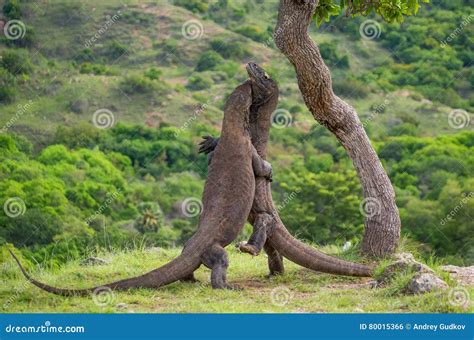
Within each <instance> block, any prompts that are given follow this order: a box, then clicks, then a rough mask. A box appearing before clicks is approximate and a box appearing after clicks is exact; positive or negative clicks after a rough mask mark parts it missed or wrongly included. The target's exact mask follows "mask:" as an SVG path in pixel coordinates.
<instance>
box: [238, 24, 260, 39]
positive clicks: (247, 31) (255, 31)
mask: <svg viewBox="0 0 474 340" xmlns="http://www.w3.org/2000/svg"><path fill="white" fill-rule="evenodd" d="M236 32H237V33H240V34H242V35H244V36H246V37H247V38H250V39H252V40H255V41H257V42H264V41H265V40H266V39H267V38H268V35H267V33H266V32H265V31H263V30H262V29H261V28H260V27H258V26H243V27H240V28H238V29H237V30H236Z"/></svg>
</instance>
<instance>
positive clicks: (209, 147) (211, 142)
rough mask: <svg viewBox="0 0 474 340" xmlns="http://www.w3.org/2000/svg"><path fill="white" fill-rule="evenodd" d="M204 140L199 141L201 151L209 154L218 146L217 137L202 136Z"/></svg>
mask: <svg viewBox="0 0 474 340" xmlns="http://www.w3.org/2000/svg"><path fill="white" fill-rule="evenodd" d="M202 139H203V141H201V143H199V153H205V154H208V153H210V152H212V151H213V150H214V149H215V148H216V146H217V138H214V137H212V136H209V135H208V136H202Z"/></svg>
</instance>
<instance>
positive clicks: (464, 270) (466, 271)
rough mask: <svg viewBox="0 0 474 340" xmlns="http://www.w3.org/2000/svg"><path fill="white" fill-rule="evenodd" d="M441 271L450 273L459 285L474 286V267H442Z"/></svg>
mask: <svg viewBox="0 0 474 340" xmlns="http://www.w3.org/2000/svg"><path fill="white" fill-rule="evenodd" d="M441 269H442V270H443V271H445V272H448V273H449V276H451V278H452V279H454V280H456V281H457V282H458V283H459V284H462V285H468V286H474V266H470V267H458V266H452V265H447V266H442V267H441Z"/></svg>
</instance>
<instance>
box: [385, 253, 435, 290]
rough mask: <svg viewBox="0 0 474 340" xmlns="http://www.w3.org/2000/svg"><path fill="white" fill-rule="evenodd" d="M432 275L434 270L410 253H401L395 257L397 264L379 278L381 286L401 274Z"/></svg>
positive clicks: (387, 269)
mask: <svg viewBox="0 0 474 340" xmlns="http://www.w3.org/2000/svg"><path fill="white" fill-rule="evenodd" d="M409 271H411V272H414V273H430V274H434V272H433V270H432V269H431V268H430V267H428V266H427V265H425V264H423V263H421V262H418V261H416V260H415V258H414V257H413V255H412V254H410V253H399V254H396V255H395V262H393V263H391V264H389V265H388V266H387V267H385V269H384V271H383V273H382V274H381V275H380V276H379V277H378V278H377V282H378V283H379V284H384V283H386V282H388V281H390V280H391V279H392V278H393V277H394V276H395V275H396V274H397V273H401V272H409Z"/></svg>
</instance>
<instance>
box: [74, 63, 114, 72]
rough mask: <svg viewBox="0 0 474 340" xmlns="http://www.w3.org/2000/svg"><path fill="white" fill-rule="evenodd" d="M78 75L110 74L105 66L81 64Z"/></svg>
mask: <svg viewBox="0 0 474 340" xmlns="http://www.w3.org/2000/svg"><path fill="white" fill-rule="evenodd" d="M79 72H80V73H86V74H95V75H106V74H111V72H110V70H109V69H108V67H107V66H105V65H101V64H91V63H83V64H82V65H81V67H80V69H79Z"/></svg>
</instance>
